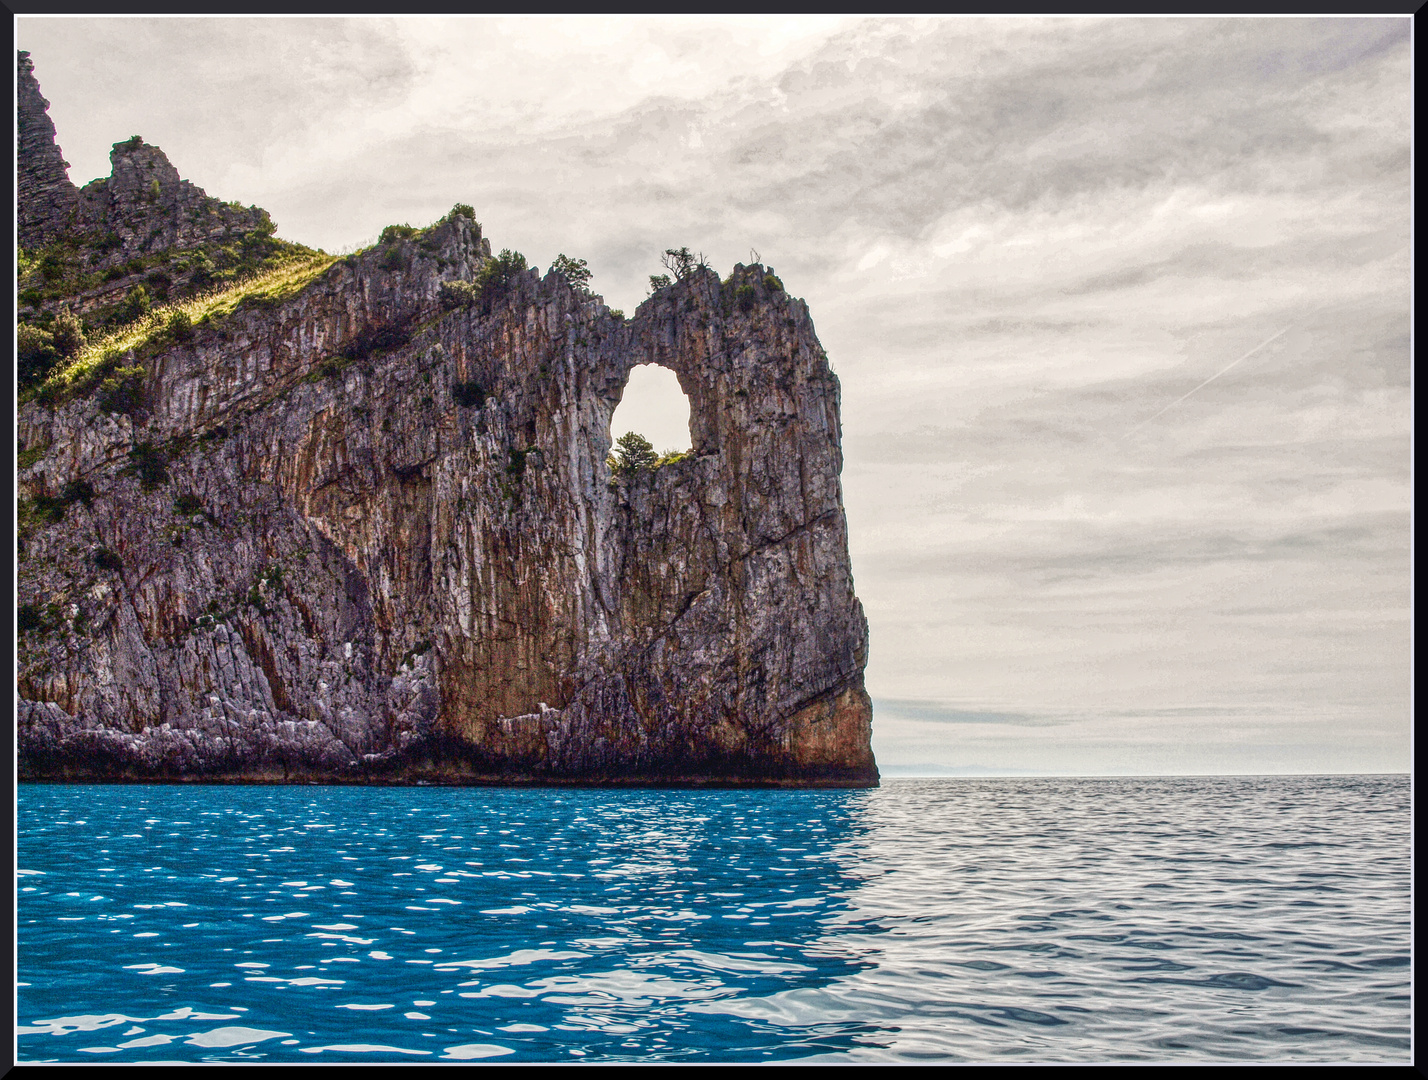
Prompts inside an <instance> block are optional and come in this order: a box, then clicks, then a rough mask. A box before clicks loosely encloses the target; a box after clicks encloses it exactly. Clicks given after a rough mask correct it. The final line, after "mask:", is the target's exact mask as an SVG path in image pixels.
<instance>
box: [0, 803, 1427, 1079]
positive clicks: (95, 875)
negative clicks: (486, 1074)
mask: <svg viewBox="0 0 1428 1080" xmlns="http://www.w3.org/2000/svg"><path fill="white" fill-rule="evenodd" d="M18 841H19V849H18V867H19V877H18V882H17V888H18V949H19V952H18V983H19V989H18V1032H19V1035H18V1057H19V1060H21V1061H62V1062H89V1061H122V1062H155V1063H157V1062H173V1061H184V1062H195V1061H229V1062H241V1061H258V1062H327V1063H333V1062H358V1061H361V1062H383V1061H409V1062H418V1061H419V1062H439V1061H445V1062H450V1061H492V1062H495V1061H499V1062H503V1063H504V1062H545V1061H575V1060H582V1061H606V1062H608V1061H693V1062H715V1061H776V1060H790V1059H804V1060H807V1059H822V1060H829V1061H918V1062H922V1061H988V1062H1001V1061H1023V1062H1025V1061H1037V1062H1040V1061H1046V1062H1088V1061H1105V1062H1112V1061H1167V1062H1191V1061H1201V1062H1204V1061H1217V1062H1218V1061H1239V1060H1244V1061H1250V1060H1253V1061H1330V1062H1346V1061H1369V1062H1373V1061H1383V1062H1407V1061H1408V1060H1409V1058H1410V1043H1409V1031H1410V1028H1409V1024H1410V1013H1409V1009H1410V999H1409V983H1410V974H1411V973H1410V966H1409V948H1410V939H1409V919H1410V909H1409V902H1410V894H1409V856H1410V788H1409V780H1408V778H1407V777H1404V776H1354V777H1200V778H1157V779H1041V778H1032V779H961V778H955V779H954V778H948V779H894V780H886V781H884V783H883V786H882V787H881V788H878V789H875V790H864V791H743V790H700V791H693V790H607V789H606V790H602V789H579V788H548V789H537V790H517V789H495V788H436V787H419V788H380V787H337V786H334V787H317V786H307V787H234V786H119V785H114V786H99V785H43V784H26V785H21V787H20V788H19V793H18Z"/></svg>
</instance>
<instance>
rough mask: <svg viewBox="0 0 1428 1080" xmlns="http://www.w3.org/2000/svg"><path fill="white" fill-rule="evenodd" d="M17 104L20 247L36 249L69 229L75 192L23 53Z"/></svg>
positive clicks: (76, 199) (45, 105)
mask: <svg viewBox="0 0 1428 1080" xmlns="http://www.w3.org/2000/svg"><path fill="white" fill-rule="evenodd" d="M15 104H16V121H17V132H16V138H17V139H18V144H17V147H16V153H17V162H18V167H17V169H16V176H15V187H16V195H17V201H18V203H19V220H18V223H17V224H18V231H19V240H20V246H21V247H39V246H41V245H42V244H45V243H48V242H49V241H51V240H53V239H55V238H56V237H57V236H59V235H60V234H61V233H63V232H64V231H65V229H67V228H68V226H69V224H70V221H71V219H72V217H73V215H74V212H75V208H76V205H77V203H78V202H79V191H78V190H77V189H76V188H75V186H74V185H73V184H71V183H70V182H69V172H68V169H69V162H67V161H66V160H65V159H64V154H62V153H61V152H60V148H59V144H58V143H56V142H55V125H54V122H53V121H51V120H50V115H49V111H48V110H49V107H50V103H49V102H48V101H46V100H45V99H44V95H42V94H41V93H40V84H39V83H38V82H36V81H35V66H34V64H32V63H31V62H30V54H29V53H27V52H22V53H20V54H19V77H18V80H17V82H16V98H15Z"/></svg>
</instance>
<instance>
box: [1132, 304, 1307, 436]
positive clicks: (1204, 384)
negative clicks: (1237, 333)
mask: <svg viewBox="0 0 1428 1080" xmlns="http://www.w3.org/2000/svg"><path fill="white" fill-rule="evenodd" d="M1288 331H1289V327H1287V326H1286V327H1285V328H1284V329H1283V330H1281V331H1279V333H1277V334H1271V335H1270V336H1269V337H1267V338H1265V339H1264V340H1263V341H1261V342H1260V343H1259V344H1258V345H1256V346H1255V347H1254V348H1253V349H1251V350H1250V351H1249V352H1247V353H1245V354H1244V355H1243V356H1241V357H1240V360H1248V359H1249V358H1250V357H1251V356H1253V355H1254V354H1255V353H1257V352H1259V351H1260V349H1262V348H1264V347H1265V346H1266V345H1268V344H1269V343H1270V342H1271V341H1273V340H1274V339H1275V338H1277V337H1282V336H1283V335H1284V334H1286V333H1288ZM1240 360H1236V361H1235V362H1234V364H1230V365H1229V367H1226V368H1225V369H1224V370H1223V371H1217V372H1215V374H1213V375H1211V376H1210V377H1209V378H1208V379H1206V380H1205V381H1204V382H1202V383H1201V384H1200V385H1199V386H1197V387H1195V389H1194V390H1191V391H1190V394H1194V393H1196V392H1198V391H1200V390H1203V389H1205V387H1207V386H1209V385H1210V384H1211V383H1212V382H1214V381H1215V380H1216V379H1218V378H1219V377H1220V376H1221V375H1223V374H1224V373H1225V372H1226V371H1229V370H1230V368H1232V367H1234V366H1235V364H1238V363H1239V362H1240ZM1190 394H1182V395H1180V397H1178V398H1176V399H1175V400H1174V401H1172V402H1171V403H1170V404H1169V405H1167V406H1165V408H1163V409H1161V410H1160V412H1158V413H1156V414H1155V416H1152V417H1150V418H1149V419H1147V420H1142V421H1141V422H1140V423H1139V424H1137V425H1136V426H1135V427H1133V428H1131V429H1130V430H1129V431H1127V432H1126V435H1134V434H1135V433H1136V432H1137V431H1139V430H1140V429H1141V428H1143V427H1145V425H1146V424H1148V423H1150V421H1151V420H1154V419H1155V417H1156V416H1161V415H1163V414H1165V413H1166V412H1168V411H1170V410H1171V409H1173V408H1175V406H1177V405H1179V404H1180V403H1181V402H1182V401H1184V400H1185V399H1186V398H1188V397H1189V396H1190ZM1121 437H1122V438H1125V435H1123V436H1121Z"/></svg>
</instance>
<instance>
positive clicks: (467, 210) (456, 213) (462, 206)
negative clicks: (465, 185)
mask: <svg viewBox="0 0 1428 1080" xmlns="http://www.w3.org/2000/svg"><path fill="white" fill-rule="evenodd" d="M459 217H464V218H466V219H467V220H468V221H473V222H476V227H477V228H480V227H481V223H480V222H479V221H476V210H475V209H474V208H473V207H471V206H469V205H467V204H466V203H464V202H459V203H457V204H456V205H455V206H453V207H452V208H451V209H450V210H449V211H447V213H446V215H445V216H444V217H442V219H441V220H440V221H438V222H437V224H438V225H445V224H446V223H447V222H448V221H454V220H455V219H456V218H459Z"/></svg>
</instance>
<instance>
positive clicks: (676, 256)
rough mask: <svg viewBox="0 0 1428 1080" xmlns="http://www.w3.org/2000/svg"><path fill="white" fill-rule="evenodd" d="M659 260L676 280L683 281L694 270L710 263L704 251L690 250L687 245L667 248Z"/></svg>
mask: <svg viewBox="0 0 1428 1080" xmlns="http://www.w3.org/2000/svg"><path fill="white" fill-rule="evenodd" d="M659 261H660V262H661V263H663V264H664V268H665V269H666V270H668V271H669V272H670V273H672V274H673V275H674V278H675V280H676V281H683V280H684V279H685V278H687V277H688V276H689V275H690V274H692V273H694V271H696V270H700V269H703V268H704V267H706V266H708V265H709V263H708V261H707V260H706V259H705V258H704V253H703V252H702V251H699V252H695V251H690V250H689V249H688V248H687V247H681V248H665V249H664V254H663V255H661V256H660V257H659Z"/></svg>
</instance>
